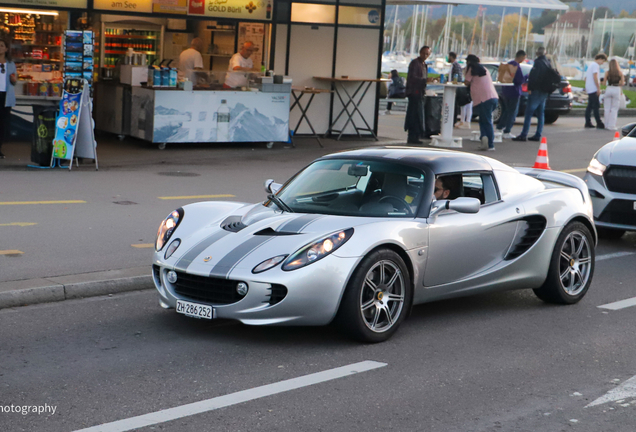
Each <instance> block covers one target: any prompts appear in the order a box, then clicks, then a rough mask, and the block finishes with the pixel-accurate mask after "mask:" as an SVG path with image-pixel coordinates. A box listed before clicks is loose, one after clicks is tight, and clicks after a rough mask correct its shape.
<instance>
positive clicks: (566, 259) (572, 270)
mask: <svg viewBox="0 0 636 432" xmlns="http://www.w3.org/2000/svg"><path fill="white" fill-rule="evenodd" d="M591 270H592V250H591V248H590V244H589V242H588V241H587V237H586V236H585V234H583V233H582V232H580V231H572V232H571V233H570V234H568V236H567V237H566V238H565V241H564V242H563V245H562V246H561V256H560V257H559V279H560V282H561V287H563V290H564V291H565V292H566V293H567V294H569V295H571V296H575V295H578V294H579V293H580V292H581V291H583V289H584V288H585V286H586V285H587V281H588V279H589V278H590V272H591Z"/></svg>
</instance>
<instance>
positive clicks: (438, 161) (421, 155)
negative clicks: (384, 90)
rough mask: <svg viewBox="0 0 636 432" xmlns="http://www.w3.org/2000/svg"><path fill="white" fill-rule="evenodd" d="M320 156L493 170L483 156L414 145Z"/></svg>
mask: <svg viewBox="0 0 636 432" xmlns="http://www.w3.org/2000/svg"><path fill="white" fill-rule="evenodd" d="M320 159H362V160H381V161H385V162H387V161H390V160H394V161H396V162H399V163H402V164H405V165H408V166H411V167H414V168H418V169H421V170H423V169H425V168H428V169H430V170H431V171H433V172H434V173H435V174H444V173H452V172H465V171H492V167H491V165H490V164H489V163H488V161H487V160H486V159H484V158H483V157H481V156H478V155H474V154H471V153H463V152H458V151H449V150H442V149H428V148H427V149H418V148H413V147H373V148H366V149H359V150H351V151H344V152H341V153H333V154H330V155H326V156H323V157H322V158H320Z"/></svg>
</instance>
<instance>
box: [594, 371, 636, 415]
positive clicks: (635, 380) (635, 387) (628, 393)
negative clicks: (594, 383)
mask: <svg viewBox="0 0 636 432" xmlns="http://www.w3.org/2000/svg"><path fill="white" fill-rule="evenodd" d="M630 397H636V376H633V377H631V378H630V379H628V380H627V381H625V382H624V383H623V384H621V385H619V386H618V387H616V388H614V389H612V390H610V391H608V392H607V394H606V395H605V396H601V397H600V398H598V399H596V400H595V401H594V402H592V403H591V404H589V405H587V406H586V407H585V408H589V407H592V406H596V405H602V404H604V403H607V402H614V401H620V400H623V399H627V398H630ZM610 409H611V408H610Z"/></svg>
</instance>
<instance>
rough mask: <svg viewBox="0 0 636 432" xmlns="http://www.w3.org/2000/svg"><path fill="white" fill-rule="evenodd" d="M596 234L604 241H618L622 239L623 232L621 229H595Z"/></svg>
mask: <svg viewBox="0 0 636 432" xmlns="http://www.w3.org/2000/svg"><path fill="white" fill-rule="evenodd" d="M596 232H597V233H598V237H599V238H602V239H605V240H618V239H619V238H621V237H623V234H625V230H622V229H612V228H601V227H597V228H596Z"/></svg>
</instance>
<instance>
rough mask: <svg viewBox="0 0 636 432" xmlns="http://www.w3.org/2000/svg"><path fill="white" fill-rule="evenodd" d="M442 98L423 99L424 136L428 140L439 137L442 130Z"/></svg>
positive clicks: (430, 97)
mask: <svg viewBox="0 0 636 432" xmlns="http://www.w3.org/2000/svg"><path fill="white" fill-rule="evenodd" d="M443 100H444V98H443V97H442V96H426V98H424V127H425V129H426V131H425V133H424V136H425V137H426V138H430V137H431V136H432V135H439V134H440V132H441V130H442V104H443V103H442V101H443Z"/></svg>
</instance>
